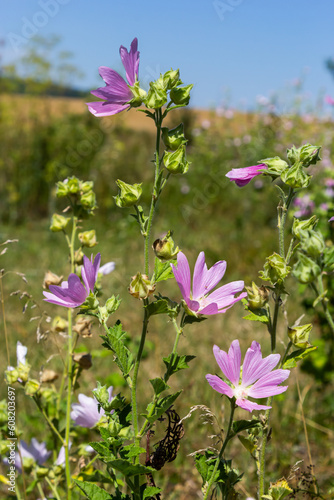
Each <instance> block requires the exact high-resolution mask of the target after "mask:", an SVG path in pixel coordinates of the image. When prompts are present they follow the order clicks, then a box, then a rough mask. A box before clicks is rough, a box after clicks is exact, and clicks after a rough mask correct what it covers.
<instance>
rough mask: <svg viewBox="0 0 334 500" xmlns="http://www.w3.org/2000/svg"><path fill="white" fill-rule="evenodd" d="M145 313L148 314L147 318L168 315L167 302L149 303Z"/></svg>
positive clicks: (163, 300)
mask: <svg viewBox="0 0 334 500" xmlns="http://www.w3.org/2000/svg"><path fill="white" fill-rule="evenodd" d="M146 311H147V312H148V314H149V316H154V315H155V314H168V312H169V307H168V302H167V300H165V299H161V300H156V301H154V302H151V303H150V304H148V305H147V306H146Z"/></svg>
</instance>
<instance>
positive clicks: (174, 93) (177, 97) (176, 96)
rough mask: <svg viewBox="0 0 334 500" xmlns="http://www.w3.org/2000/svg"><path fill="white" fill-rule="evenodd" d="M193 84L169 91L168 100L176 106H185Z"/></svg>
mask: <svg viewBox="0 0 334 500" xmlns="http://www.w3.org/2000/svg"><path fill="white" fill-rule="evenodd" d="M193 86H194V85H193V84H190V85H187V86H186V87H174V88H172V90H171V91H170V98H171V100H172V101H173V103H174V104H176V105H178V106H187V104H189V101H190V91H191V89H192V88H193Z"/></svg>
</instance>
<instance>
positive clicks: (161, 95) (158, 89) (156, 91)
mask: <svg viewBox="0 0 334 500" xmlns="http://www.w3.org/2000/svg"><path fill="white" fill-rule="evenodd" d="M144 102H145V105H146V107H147V108H150V109H159V108H162V106H163V105H164V104H166V102H167V91H166V90H165V88H164V85H163V79H161V80H160V79H158V80H157V81H155V82H151V83H150V89H149V91H148V94H147V97H146V99H145V101H144Z"/></svg>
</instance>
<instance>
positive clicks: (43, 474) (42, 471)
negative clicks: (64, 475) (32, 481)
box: [36, 467, 49, 479]
mask: <svg viewBox="0 0 334 500" xmlns="http://www.w3.org/2000/svg"><path fill="white" fill-rule="evenodd" d="M48 473H49V469H47V468H46V467H37V469H36V476H37V477H38V478H39V479H42V478H43V477H46V476H47V475H48Z"/></svg>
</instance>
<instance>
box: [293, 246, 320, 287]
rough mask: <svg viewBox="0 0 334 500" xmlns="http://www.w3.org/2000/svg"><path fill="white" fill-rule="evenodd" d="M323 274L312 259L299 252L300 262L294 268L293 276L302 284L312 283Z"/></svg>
mask: <svg viewBox="0 0 334 500" xmlns="http://www.w3.org/2000/svg"><path fill="white" fill-rule="evenodd" d="M320 273H321V269H320V267H319V266H318V264H316V262H314V261H313V260H312V259H310V258H309V257H307V256H306V255H304V254H303V253H301V252H298V261H297V262H296V264H295V265H294V266H293V271H292V274H293V275H294V276H295V278H297V280H298V281H299V282H300V283H303V284H305V285H306V284H307V283H312V281H314V280H315V279H316V277H317V276H319V274H320Z"/></svg>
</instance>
